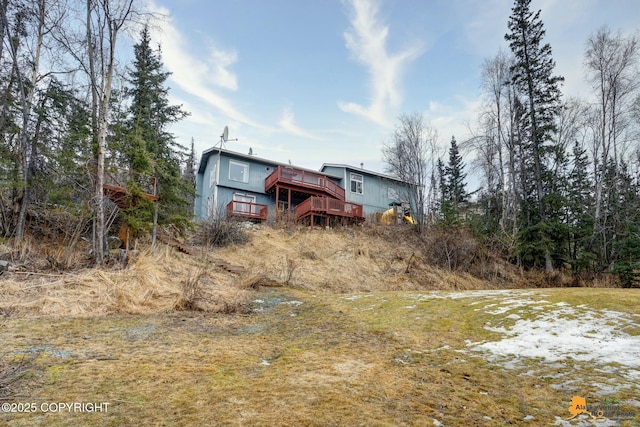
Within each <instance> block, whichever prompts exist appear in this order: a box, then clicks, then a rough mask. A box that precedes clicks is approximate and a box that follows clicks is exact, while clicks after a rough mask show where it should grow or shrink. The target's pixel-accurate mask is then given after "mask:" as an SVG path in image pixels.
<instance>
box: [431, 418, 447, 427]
mask: <svg viewBox="0 0 640 427" xmlns="http://www.w3.org/2000/svg"><path fill="white" fill-rule="evenodd" d="M433 425H434V426H436V427H442V426H443V425H444V424H442V423H441V422H440V421H438V420H436V419H435V418H434V419H433Z"/></svg>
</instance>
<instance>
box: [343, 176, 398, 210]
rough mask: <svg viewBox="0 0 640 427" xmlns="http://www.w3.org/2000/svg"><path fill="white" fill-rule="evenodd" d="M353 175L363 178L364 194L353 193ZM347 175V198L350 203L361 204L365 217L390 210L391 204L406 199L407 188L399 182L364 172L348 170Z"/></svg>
mask: <svg viewBox="0 0 640 427" xmlns="http://www.w3.org/2000/svg"><path fill="white" fill-rule="evenodd" d="M352 173H355V174H358V175H361V176H362V178H363V183H362V194H358V193H357V192H353V191H351V174H352ZM346 174H347V176H346V181H345V188H346V194H347V197H346V198H347V200H348V201H350V202H354V203H359V204H361V205H362V208H363V212H364V214H365V215H371V214H374V213H376V212H384V211H386V210H387V209H389V205H390V204H391V203H394V202H398V201H403V200H404V199H406V187H405V186H404V185H403V184H402V183H401V182H399V181H395V180H392V179H387V178H384V177H381V176H378V175H370V174H367V173H366V171H362V170H350V169H346Z"/></svg>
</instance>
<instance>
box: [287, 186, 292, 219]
mask: <svg viewBox="0 0 640 427" xmlns="http://www.w3.org/2000/svg"><path fill="white" fill-rule="evenodd" d="M287 221H291V189H290V188H289V189H288V195H287Z"/></svg>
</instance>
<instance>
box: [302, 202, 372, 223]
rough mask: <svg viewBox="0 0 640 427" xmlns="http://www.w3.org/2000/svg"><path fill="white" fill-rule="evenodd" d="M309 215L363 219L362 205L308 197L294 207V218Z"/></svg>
mask: <svg viewBox="0 0 640 427" xmlns="http://www.w3.org/2000/svg"><path fill="white" fill-rule="evenodd" d="M311 213H314V214H319V215H328V216H340V217H347V218H358V219H359V218H364V216H363V215H362V205H359V204H357V203H351V202H343V201H342V200H337V199H330V198H328V197H313V196H312V197H309V198H308V199H307V200H305V201H304V202H302V203H300V204H299V205H298V206H296V209H295V218H296V220H298V219H300V218H304V217H306V216H308V215H310V214H311Z"/></svg>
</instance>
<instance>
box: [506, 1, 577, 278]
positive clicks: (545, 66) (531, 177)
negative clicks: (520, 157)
mask: <svg viewBox="0 0 640 427" xmlns="http://www.w3.org/2000/svg"><path fill="white" fill-rule="evenodd" d="M530 3H531V0H515V4H514V6H513V8H512V9H511V11H512V13H511V16H510V17H509V22H508V28H509V33H507V34H506V35H505V40H507V41H508V42H509V47H510V48H511V51H512V52H513V55H514V63H513V65H512V67H511V75H512V83H513V85H514V86H515V87H516V88H517V90H518V91H519V92H520V94H521V95H522V96H523V97H524V99H525V102H524V103H523V104H524V107H525V123H524V124H525V129H524V130H525V134H524V135H523V136H524V139H523V140H521V141H520V144H522V145H523V152H524V154H525V159H524V160H525V161H524V163H523V164H524V166H525V170H524V171H523V174H524V177H525V179H526V182H523V184H525V185H526V187H529V188H532V189H533V191H532V192H531V193H530V194H529V195H527V194H525V195H524V204H523V206H522V207H521V213H522V214H523V219H524V223H523V225H522V231H523V232H522V233H521V234H520V241H519V245H520V248H519V252H520V254H521V255H523V259H526V260H528V261H529V263H530V264H534V265H535V264H540V263H541V262H544V265H545V268H546V269H547V271H550V270H552V269H553V259H552V252H553V251H554V246H556V245H557V242H555V238H556V237H557V236H556V235H555V233H554V231H553V228H554V227H552V226H551V224H549V223H548V220H549V211H550V206H549V205H548V203H550V202H552V201H553V200H554V198H550V197H547V196H549V193H550V191H552V188H553V186H552V185H550V184H551V183H550V182H549V180H550V178H551V174H549V171H548V165H547V160H548V157H549V153H550V152H551V150H550V147H549V146H550V144H551V143H552V135H553V132H554V131H555V124H554V118H555V116H556V115H557V113H558V109H559V108H560V96H561V93H560V89H559V84H560V83H561V82H562V81H563V80H564V79H563V78H562V77H560V76H555V75H554V74H553V69H554V67H555V61H554V60H553V58H552V55H551V46H550V45H549V44H548V43H543V38H544V36H545V30H544V26H543V23H542V21H541V20H540V10H538V11H537V12H536V13H534V12H532V11H531V10H530V7H529V6H530ZM540 258H542V259H540Z"/></svg>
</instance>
